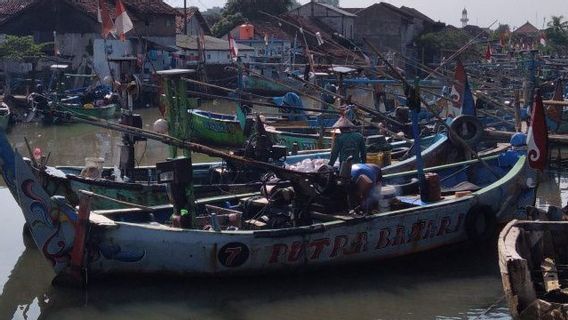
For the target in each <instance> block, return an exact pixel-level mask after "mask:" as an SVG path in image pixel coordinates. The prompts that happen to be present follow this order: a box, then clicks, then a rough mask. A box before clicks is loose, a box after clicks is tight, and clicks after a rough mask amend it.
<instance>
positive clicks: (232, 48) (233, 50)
mask: <svg viewBox="0 0 568 320" xmlns="http://www.w3.org/2000/svg"><path fill="white" fill-rule="evenodd" d="M229 53H230V54H231V58H232V59H233V61H237V57H238V56H239V48H238V47H237V42H236V41H235V39H234V38H233V36H232V35H231V34H230V33H229Z"/></svg>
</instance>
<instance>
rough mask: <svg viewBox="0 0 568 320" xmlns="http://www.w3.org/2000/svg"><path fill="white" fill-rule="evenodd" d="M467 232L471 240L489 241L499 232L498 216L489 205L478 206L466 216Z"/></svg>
mask: <svg viewBox="0 0 568 320" xmlns="http://www.w3.org/2000/svg"><path fill="white" fill-rule="evenodd" d="M465 231H466V233H467V237H468V239H469V240H471V241H473V242H479V241H484V240H489V239H491V237H492V236H493V235H494V234H495V232H497V216H496V215H495V212H494V211H493V209H491V207H490V206H487V205H476V206H474V207H472V208H471V209H469V211H468V212H467V214H466V216H465Z"/></svg>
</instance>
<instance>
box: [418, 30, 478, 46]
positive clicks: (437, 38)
mask: <svg viewBox="0 0 568 320" xmlns="http://www.w3.org/2000/svg"><path fill="white" fill-rule="evenodd" d="M468 41H469V36H468V35H467V34H466V33H465V32H463V31H462V30H459V29H444V30H442V31H440V32H430V33H426V34H423V35H421V36H420V37H419V38H418V42H417V43H418V45H419V46H421V47H423V48H424V49H426V50H457V49H459V48H461V47H462V46H463V45H464V44H466V43H467V42H468Z"/></svg>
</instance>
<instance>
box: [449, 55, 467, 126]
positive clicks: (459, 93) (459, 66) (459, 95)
mask: <svg viewBox="0 0 568 320" xmlns="http://www.w3.org/2000/svg"><path fill="white" fill-rule="evenodd" d="M465 82H466V75H465V68H464V66H463V63H462V62H461V61H460V60H458V62H457V63H456V71H455V74H454V83H453V85H452V92H451V93H450V99H452V104H451V106H449V108H448V111H447V114H446V116H453V117H457V116H459V115H460V114H461V112H462V110H461V109H462V105H463V95H464V92H465Z"/></svg>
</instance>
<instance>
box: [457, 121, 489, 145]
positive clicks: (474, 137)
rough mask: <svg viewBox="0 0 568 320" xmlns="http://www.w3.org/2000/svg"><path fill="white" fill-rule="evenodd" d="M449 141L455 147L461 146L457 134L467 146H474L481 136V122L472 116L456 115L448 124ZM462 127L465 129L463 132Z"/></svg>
mask: <svg viewBox="0 0 568 320" xmlns="http://www.w3.org/2000/svg"><path fill="white" fill-rule="evenodd" d="M450 129H451V130H450V133H449V138H450V141H451V142H452V143H453V144H454V145H455V146H457V147H462V145H461V143H460V141H459V139H458V137H456V135H458V136H459V137H460V138H461V139H462V140H464V141H465V143H467V145H468V146H470V147H474V146H475V145H476V144H478V143H479V141H481V139H482V138H483V124H482V123H481V121H479V119H477V118H476V117H474V116H469V115H461V116H458V117H456V118H455V119H454V121H452V123H451V124H450ZM464 129H465V130H467V131H466V132H464Z"/></svg>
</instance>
